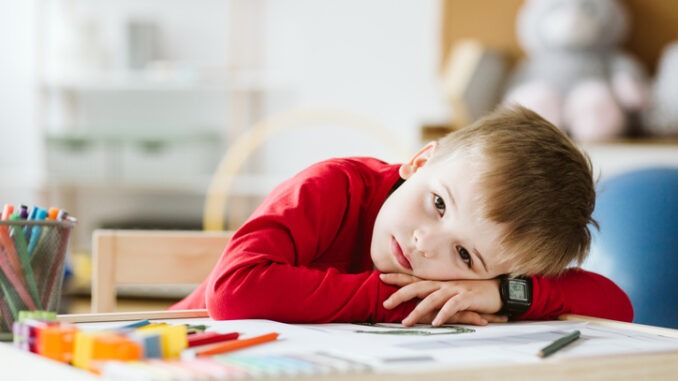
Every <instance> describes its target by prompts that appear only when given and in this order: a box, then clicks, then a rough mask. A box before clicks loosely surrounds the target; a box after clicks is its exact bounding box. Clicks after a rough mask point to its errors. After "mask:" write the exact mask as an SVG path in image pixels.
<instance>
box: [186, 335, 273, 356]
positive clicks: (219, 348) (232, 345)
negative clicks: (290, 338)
mask: <svg viewBox="0 0 678 381" xmlns="http://www.w3.org/2000/svg"><path fill="white" fill-rule="evenodd" d="M277 338H278V333H276V332H272V333H267V334H265V335H261V336H255V337H251V338H249V339H241V340H231V341H225V342H223V343H219V344H214V345H211V346H209V347H207V348H205V349H203V350H200V351H197V352H196V353H195V355H196V356H210V355H216V354H220V353H226V352H230V351H235V350H238V349H243V348H247V347H251V346H253V345H257V344H263V343H267V342H269V341H273V340H275V339H277Z"/></svg>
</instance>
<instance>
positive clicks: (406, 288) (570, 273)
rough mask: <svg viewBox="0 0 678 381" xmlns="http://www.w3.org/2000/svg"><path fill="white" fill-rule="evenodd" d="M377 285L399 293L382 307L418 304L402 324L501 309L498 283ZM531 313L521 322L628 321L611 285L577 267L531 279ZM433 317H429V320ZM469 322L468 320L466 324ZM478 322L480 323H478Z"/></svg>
mask: <svg viewBox="0 0 678 381" xmlns="http://www.w3.org/2000/svg"><path fill="white" fill-rule="evenodd" d="M382 280H384V281H385V282H387V283H388V284H392V285H398V286H401V288H400V289H399V290H398V291H397V292H396V293H394V294H393V295H392V296H391V297H390V298H389V299H388V300H387V301H386V302H385V305H386V306H387V307H389V308H393V307H396V306H399V305H400V303H403V302H405V301H412V300H418V301H419V302H418V304H417V306H416V308H415V309H414V310H413V311H412V313H411V314H410V315H408V317H407V318H406V319H404V320H403V324H406V325H411V324H414V323H428V322H431V321H432V322H433V324H434V325H440V324H443V323H455V322H459V318H458V315H457V314H458V313H459V312H462V311H474V312H477V313H480V314H485V315H484V317H485V319H484V320H485V321H489V319H488V317H487V314H492V313H497V312H499V310H500V308H501V301H500V297H499V282H498V281H497V280H496V279H490V280H454V281H429V280H422V279H418V278H415V277H412V276H409V275H405V274H384V275H382ZM532 285H533V291H532V293H533V297H532V305H531V306H530V309H529V310H528V311H527V312H525V313H524V314H523V315H522V316H520V317H519V319H521V320H538V319H539V320H541V319H555V318H557V317H558V316H560V315H562V314H568V313H572V314H581V315H588V316H594V317H600V318H607V319H613V320H621V321H631V320H632V319H633V307H632V306H631V302H630V300H629V298H628V296H626V294H625V293H624V291H622V290H621V289H620V288H619V287H618V286H617V285H616V284H614V283H613V282H612V281H611V280H609V279H607V278H605V277H604V276H602V275H599V274H596V273H593V272H589V271H585V270H582V269H580V268H571V269H568V270H566V271H565V272H564V273H563V274H562V275H561V276H559V277H551V278H549V277H543V276H533V277H532ZM432 317H433V318H432ZM470 322H473V321H470ZM480 322H481V323H483V321H482V320H480ZM474 324H475V323H474Z"/></svg>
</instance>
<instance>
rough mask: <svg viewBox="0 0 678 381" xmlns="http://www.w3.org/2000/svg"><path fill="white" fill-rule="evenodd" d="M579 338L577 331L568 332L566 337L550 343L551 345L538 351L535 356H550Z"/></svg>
mask: <svg viewBox="0 0 678 381" xmlns="http://www.w3.org/2000/svg"><path fill="white" fill-rule="evenodd" d="M579 336H580V332H579V331H573V332H570V333H568V334H567V335H565V336H563V337H561V338H560V339H558V340H556V341H554V342H552V343H551V344H549V345H547V346H545V347H544V348H542V349H541V350H540V351H539V353H537V355H538V356H539V357H547V356H550V355H552V354H554V353H556V352H558V351H559V350H561V349H563V348H565V347H566V346H567V345H569V344H570V343H572V342H574V341H575V340H577V339H578V338H579Z"/></svg>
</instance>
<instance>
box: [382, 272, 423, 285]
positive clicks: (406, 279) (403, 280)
mask: <svg viewBox="0 0 678 381" xmlns="http://www.w3.org/2000/svg"><path fill="white" fill-rule="evenodd" d="M379 279H381V281H382V282H384V283H387V284H391V285H394V286H406V285H408V284H411V283H414V282H417V281H420V280H421V279H419V278H417V277H415V276H412V275H409V274H403V273H384V274H379Z"/></svg>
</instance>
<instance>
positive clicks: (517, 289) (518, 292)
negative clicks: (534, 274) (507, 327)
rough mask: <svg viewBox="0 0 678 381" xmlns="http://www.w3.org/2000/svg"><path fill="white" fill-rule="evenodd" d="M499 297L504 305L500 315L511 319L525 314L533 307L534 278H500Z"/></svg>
mask: <svg viewBox="0 0 678 381" xmlns="http://www.w3.org/2000/svg"><path fill="white" fill-rule="evenodd" d="M499 296H500V297H501V303H502V307H501V310H500V311H499V314H501V315H508V317H509V318H512V317H516V316H520V315H522V314H524V313H525V312H527V310H528V309H529V308H530V306H531V305H532V278H530V277H516V278H510V277H507V276H503V277H501V278H499Z"/></svg>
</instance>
